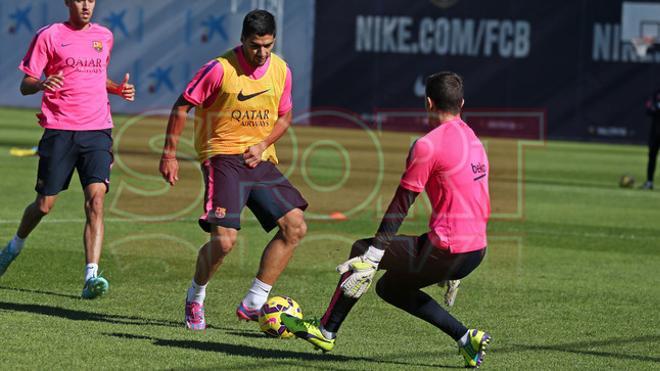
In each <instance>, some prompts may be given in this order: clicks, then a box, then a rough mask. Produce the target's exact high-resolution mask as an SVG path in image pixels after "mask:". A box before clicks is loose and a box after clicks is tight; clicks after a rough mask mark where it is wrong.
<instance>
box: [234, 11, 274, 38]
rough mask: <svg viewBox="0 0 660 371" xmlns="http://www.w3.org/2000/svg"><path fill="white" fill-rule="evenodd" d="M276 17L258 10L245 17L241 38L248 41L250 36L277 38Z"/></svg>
mask: <svg viewBox="0 0 660 371" xmlns="http://www.w3.org/2000/svg"><path fill="white" fill-rule="evenodd" d="M275 32H276V27H275V17H273V15H272V14H270V13H269V12H267V11H265V10H262V9H256V10H253V11H251V12H249V13H248V14H246V15H245V18H243V30H242V31H241V37H242V38H244V39H247V38H248V37H250V36H253V35H257V36H264V35H273V37H275Z"/></svg>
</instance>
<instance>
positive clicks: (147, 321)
mask: <svg viewBox="0 0 660 371" xmlns="http://www.w3.org/2000/svg"><path fill="white" fill-rule="evenodd" d="M80 300H82V299H80ZM0 310H7V311H14V312H25V313H34V314H41V315H44V316H53V317H60V318H64V319H68V320H72V321H92V322H105V323H110V324H115V325H133V326H163V327H178V328H183V327H184V325H183V321H181V322H177V321H168V320H161V319H153V318H146V317H139V316H123V315H117V314H105V313H94V312H85V311H82V310H75V309H66V308H60V307H54V306H50V305H41V304H19V303H7V302H2V301H0ZM207 328H209V329H214V330H220V331H225V332H233V333H242V335H243V336H246V334H250V333H251V334H254V335H259V336H263V335H261V332H259V331H256V330H245V331H244V332H241V331H236V329H234V328H225V327H217V326H212V325H209V326H207Z"/></svg>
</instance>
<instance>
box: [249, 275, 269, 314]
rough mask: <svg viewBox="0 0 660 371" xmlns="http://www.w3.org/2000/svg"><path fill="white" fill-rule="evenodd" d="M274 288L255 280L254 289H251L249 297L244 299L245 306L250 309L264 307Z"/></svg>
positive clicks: (253, 282)
mask: <svg viewBox="0 0 660 371" xmlns="http://www.w3.org/2000/svg"><path fill="white" fill-rule="evenodd" d="M272 288H273V286H271V285H269V284H267V283H263V282H262V281H261V280H259V279H258V278H255V279H254V281H252V287H250V290H249V291H248V293H247V295H245V297H244V298H243V305H245V306H246V307H247V308H248V309H259V308H261V307H263V305H264V304H265V303H266V300H268V294H270V290H271V289H272Z"/></svg>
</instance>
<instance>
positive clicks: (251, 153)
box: [243, 142, 266, 169]
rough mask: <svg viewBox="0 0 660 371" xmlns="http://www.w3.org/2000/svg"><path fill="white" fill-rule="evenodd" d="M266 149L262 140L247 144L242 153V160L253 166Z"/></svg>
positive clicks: (257, 162) (259, 160)
mask: <svg viewBox="0 0 660 371" xmlns="http://www.w3.org/2000/svg"><path fill="white" fill-rule="evenodd" d="M265 150H266V144H265V143H264V142H261V143H258V144H255V145H253V146H249V147H248V148H247V149H246V150H245V153H243V160H244V161H245V164H246V165H247V166H248V167H250V168H253V169H254V168H255V167H257V165H259V163H260V162H261V155H262V154H263V153H264V151H265Z"/></svg>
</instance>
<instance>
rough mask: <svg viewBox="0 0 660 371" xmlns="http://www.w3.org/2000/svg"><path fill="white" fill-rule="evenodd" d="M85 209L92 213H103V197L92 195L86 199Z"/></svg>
mask: <svg viewBox="0 0 660 371" xmlns="http://www.w3.org/2000/svg"><path fill="white" fill-rule="evenodd" d="M85 210H86V211H87V212H88V213H91V214H102V213H103V197H91V198H90V199H88V200H87V201H85Z"/></svg>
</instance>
